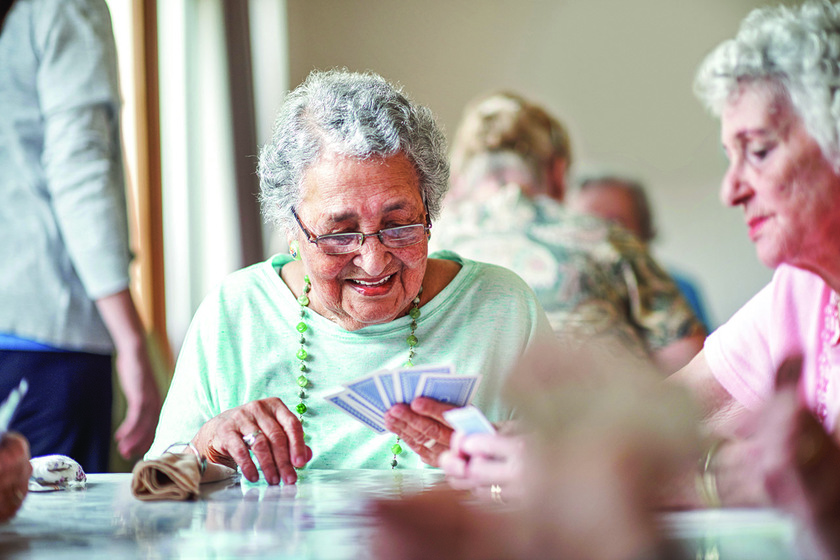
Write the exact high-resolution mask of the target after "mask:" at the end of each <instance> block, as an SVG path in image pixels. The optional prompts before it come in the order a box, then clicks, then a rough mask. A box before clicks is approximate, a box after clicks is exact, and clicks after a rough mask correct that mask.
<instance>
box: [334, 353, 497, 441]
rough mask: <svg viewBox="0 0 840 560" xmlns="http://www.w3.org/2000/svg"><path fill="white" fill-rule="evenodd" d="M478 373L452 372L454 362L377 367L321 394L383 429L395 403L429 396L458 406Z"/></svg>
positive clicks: (467, 398) (468, 397)
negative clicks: (405, 366)
mask: <svg viewBox="0 0 840 560" xmlns="http://www.w3.org/2000/svg"><path fill="white" fill-rule="evenodd" d="M480 380H481V376H480V375H455V368H454V367H453V366H419V367H411V368H400V369H397V370H389V369H387V370H380V371H376V372H374V373H371V374H368V375H366V376H364V377H361V378H359V379H356V380H354V381H351V382H349V383H346V384H345V385H344V388H343V389H341V390H340V391H336V392H334V393H331V394H329V395H327V396H326V397H324V398H325V399H326V400H327V401H329V402H330V403H332V404H333V405H335V406H336V407H338V408H339V409H341V410H343V411H344V412H345V413H347V414H349V415H350V416H352V417H353V418H355V419H356V420H358V421H359V422H361V423H362V424H364V425H366V426H367V427H369V428H370V429H372V430H374V431H375V432H378V433H384V432H385V431H386V429H385V421H384V416H385V413H386V412H387V411H388V409H389V408H391V407H392V406H394V405H395V404H397V403H406V404H410V403H411V401H413V400H414V399H415V398H417V397H428V398H430V399H435V400H437V401H440V402H444V403H449V404H452V405H454V406H457V407H462V406H465V405H467V404H469V403H470V402H471V401H472V398H473V396H474V395H475V392H476V390H477V389H478V385H479V381H480Z"/></svg>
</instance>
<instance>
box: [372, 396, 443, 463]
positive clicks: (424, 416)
mask: <svg viewBox="0 0 840 560" xmlns="http://www.w3.org/2000/svg"><path fill="white" fill-rule="evenodd" d="M453 408H455V407H454V406H452V405H451V404H446V403H442V402H440V401H436V400H434V399H430V398H427V397H417V398H416V399H414V400H413V401H412V402H411V405H410V406H409V405H406V404H395V405H394V406H392V407H391V409H390V410H388V412H386V413H385V427H386V428H388V429H389V430H391V431H392V432H394V433H395V434H397V435H398V436H400V439H402V441H404V442H405V443H406V445H408V446H409V447H410V448H411V449H412V450H413V451H414V452H415V453H417V454H418V455H419V456H420V459H421V460H422V461H423V462H424V463H426V464H427V465H431V466H433V467H437V466H438V460H439V457H440V454H441V453H443V452H444V451H446V450H447V449H449V439H450V438H451V437H452V428H451V427H450V426H449V424H448V423H447V422H446V420H445V419H444V418H443V413H444V412H446V411H447V410H451V409H453Z"/></svg>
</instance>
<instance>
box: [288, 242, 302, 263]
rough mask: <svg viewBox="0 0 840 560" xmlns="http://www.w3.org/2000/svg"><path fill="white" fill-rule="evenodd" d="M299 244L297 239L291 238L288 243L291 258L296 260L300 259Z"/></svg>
mask: <svg viewBox="0 0 840 560" xmlns="http://www.w3.org/2000/svg"><path fill="white" fill-rule="evenodd" d="M299 251H300V246H299V245H298V242H297V239H293V240H292V241H291V242H290V243H289V253H291V255H292V258H293V259H295V260H296V261H299V260H300V252H299Z"/></svg>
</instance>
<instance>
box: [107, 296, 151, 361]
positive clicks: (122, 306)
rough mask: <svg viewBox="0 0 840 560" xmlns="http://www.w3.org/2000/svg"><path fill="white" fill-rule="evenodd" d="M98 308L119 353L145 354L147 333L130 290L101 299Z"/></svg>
mask: <svg viewBox="0 0 840 560" xmlns="http://www.w3.org/2000/svg"><path fill="white" fill-rule="evenodd" d="M96 307H97V309H98V310H99V314H100V315H101V316H102V320H103V321H104V322H105V326H106V327H107V328H108V332H109V333H110V334H111V338H112V339H113V340H114V345H115V346H116V348H117V352H118V353H120V352H125V353H131V354H134V353H137V352H141V351H142V352H145V350H146V332H145V329H144V328H143V322H142V321H141V320H140V315H139V314H138V313H137V308H136V307H135V306H134V300H133V299H132V297H131V291H130V290H129V289H128V288H126V289H124V290H122V291H120V292H117V293H115V294H111V295H109V296H105V297H102V298H99V299H98V300H96Z"/></svg>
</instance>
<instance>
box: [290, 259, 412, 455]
mask: <svg viewBox="0 0 840 560" xmlns="http://www.w3.org/2000/svg"><path fill="white" fill-rule="evenodd" d="M311 291H312V283H311V282H310V281H309V275H308V274H307V275H304V277H303V293H302V294H301V295H300V296H299V297H298V298H297V302H298V304H300V322H299V323H298V324H297V327H296V328H297V332H298V334H299V335H300V338H299V341H300V348H298V351H297V354H296V356H297V359H298V361H299V362H300V365H299V367H298V369H299V370H300V375H298V377H297V380H296V381H297V384H298V386H299V387H300V391H298V398H300V402H299V403H298V404H297V406H295V412H297V413H298V419H299V420H300V423H301V425H303V423H304V420H303V415H304V414H306V411H307V410H308V408H307V406H306V403H305V402H304V401H305V400H306V398H307V396H308V395H307V393H306V389H307V387H309V386H310V382H309V378H308V377H307V376H306V373H307V372H308V371H309V368H308V367H307V365H306V359H307V358H308V357H309V352H307V351H306V337H305V336H304V333H305V332H306V331H308V330H309V325H307V324H306V308H307V307H309V292H311ZM422 293H423V286H420V291H419V292H417V296H416V297H415V298H414V299H413V300H411V304H412V307H411V309H410V310H409V311H408V316H409V317H411V325H410V326H409V328H410V329H411V333H410V334H409V335H408V337H407V338H406V339H405V341H406V342H407V343H408V361H406V362H405V363H404V364H403V367H411V366H413V365H414V362H412V360H413V359H414V354H415V352H414V347H415V346H417V343H418V342H419V340H418V339H417V336H416V335H415V334H414V333H415V331H416V330H417V319H419V318H420V294H422ZM305 437H306V435H305V434H304V438H305ZM402 451H403V450H402V447H401V446H400V438H399V436H397V441H396V443H394V445H392V446H391V455H392V457H391V468H392V469H394V468H396V467H397V464H398V462H397V455H400V454H401V453H402Z"/></svg>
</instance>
